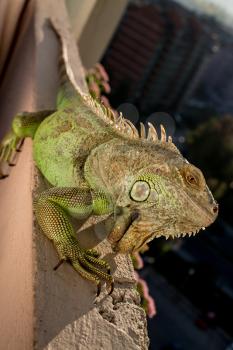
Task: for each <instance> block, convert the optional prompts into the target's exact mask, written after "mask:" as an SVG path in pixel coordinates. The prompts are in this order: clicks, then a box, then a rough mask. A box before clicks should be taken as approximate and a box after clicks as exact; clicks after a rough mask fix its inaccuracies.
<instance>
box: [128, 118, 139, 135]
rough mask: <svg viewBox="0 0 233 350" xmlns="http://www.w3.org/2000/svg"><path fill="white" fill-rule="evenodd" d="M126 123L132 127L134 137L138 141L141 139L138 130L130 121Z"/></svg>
mask: <svg viewBox="0 0 233 350" xmlns="http://www.w3.org/2000/svg"><path fill="white" fill-rule="evenodd" d="M125 122H126V123H127V124H128V125H129V126H130V128H131V130H132V132H133V136H134V137H135V138H137V139H138V138H139V133H138V130H137V128H136V127H135V125H134V124H133V123H132V122H131V121H130V120H128V119H125Z"/></svg>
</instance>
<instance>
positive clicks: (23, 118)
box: [0, 110, 55, 178]
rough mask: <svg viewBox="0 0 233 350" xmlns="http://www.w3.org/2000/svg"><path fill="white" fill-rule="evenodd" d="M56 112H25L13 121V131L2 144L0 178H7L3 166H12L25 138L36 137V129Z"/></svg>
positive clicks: (0, 149) (0, 148)
mask: <svg viewBox="0 0 233 350" xmlns="http://www.w3.org/2000/svg"><path fill="white" fill-rule="evenodd" d="M54 112H55V110H44V111H39V112H23V113H20V114H17V115H16V116H15V117H14V119H13V121H12V127H11V131H10V132H8V133H7V134H6V136H5V137H4V138H3V140H2V142H1V143H0V178H2V177H5V175H4V173H3V171H2V169H1V168H2V164H3V163H8V164H9V165H12V164H11V160H12V156H13V154H14V152H15V151H17V150H18V148H19V147H20V145H21V144H22V141H23V139H24V138H25V137H31V138H33V137H34V134H35V132H36V129H37V128H38V126H39V125H40V123H41V122H42V120H44V119H45V118H46V117H48V116H49V115H51V114H52V113H54Z"/></svg>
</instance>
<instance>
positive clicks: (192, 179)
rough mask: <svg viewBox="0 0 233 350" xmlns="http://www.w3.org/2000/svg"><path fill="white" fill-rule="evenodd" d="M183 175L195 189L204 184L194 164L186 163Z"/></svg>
mask: <svg viewBox="0 0 233 350" xmlns="http://www.w3.org/2000/svg"><path fill="white" fill-rule="evenodd" d="M183 176H184V178H185V180H186V183H187V184H188V185H190V186H191V187H194V188H196V189H201V188H202V187H203V186H204V180H203V175H202V173H201V172H200V170H199V169H197V168H196V167H194V166H191V165H186V166H185V168H184V170H183Z"/></svg>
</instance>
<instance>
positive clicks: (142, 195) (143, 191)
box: [130, 181, 150, 202]
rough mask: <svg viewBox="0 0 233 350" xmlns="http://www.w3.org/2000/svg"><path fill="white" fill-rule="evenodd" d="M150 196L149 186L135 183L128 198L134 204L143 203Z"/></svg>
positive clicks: (140, 182)
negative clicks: (134, 202)
mask: <svg viewBox="0 0 233 350" xmlns="http://www.w3.org/2000/svg"><path fill="white" fill-rule="evenodd" d="M149 194H150V186H149V184H148V183H147V182H145V181H137V182H135V184H134V185H133V187H132V189H131V192H130V196H131V198H132V199H133V200H134V201H136V202H143V201H145V200H146V199H147V198H148V197H149Z"/></svg>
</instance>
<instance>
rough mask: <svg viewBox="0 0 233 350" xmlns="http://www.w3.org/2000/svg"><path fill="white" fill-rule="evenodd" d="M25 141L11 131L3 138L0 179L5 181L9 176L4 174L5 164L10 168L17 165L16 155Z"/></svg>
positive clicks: (0, 153) (0, 152) (0, 155)
mask: <svg viewBox="0 0 233 350" xmlns="http://www.w3.org/2000/svg"><path fill="white" fill-rule="evenodd" d="M22 141H23V139H20V138H19V137H18V136H16V135H15V134H14V132H13V131H10V132H9V133H8V134H6V136H5V137H4V138H3V140H2V142H1V143H0V178H1V179H3V178H5V177H6V176H7V174H5V173H4V164H8V165H10V166H13V165H15V164H14V162H13V157H14V154H15V152H16V151H17V150H19V148H20V147H21V145H22Z"/></svg>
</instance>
